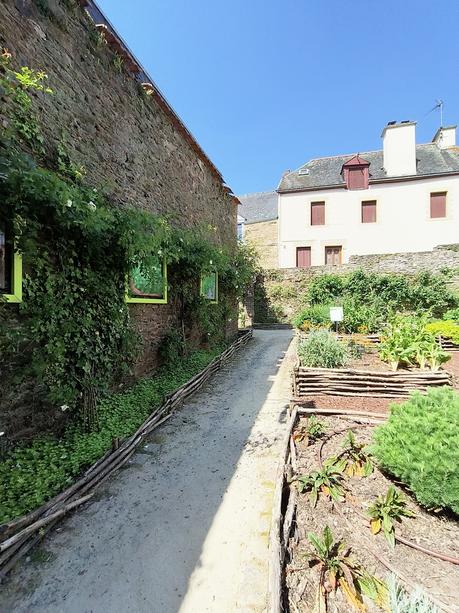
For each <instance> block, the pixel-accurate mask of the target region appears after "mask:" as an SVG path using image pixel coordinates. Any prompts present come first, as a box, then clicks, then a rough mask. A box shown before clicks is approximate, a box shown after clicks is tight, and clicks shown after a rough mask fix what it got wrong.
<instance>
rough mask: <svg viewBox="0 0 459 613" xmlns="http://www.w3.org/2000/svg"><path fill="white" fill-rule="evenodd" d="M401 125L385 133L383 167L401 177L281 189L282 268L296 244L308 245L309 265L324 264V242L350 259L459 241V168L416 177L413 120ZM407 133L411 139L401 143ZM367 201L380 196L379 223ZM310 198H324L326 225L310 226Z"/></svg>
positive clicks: (290, 264)
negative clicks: (367, 212)
mask: <svg viewBox="0 0 459 613" xmlns="http://www.w3.org/2000/svg"><path fill="white" fill-rule="evenodd" d="M401 126H403V127H402V129H401V130H400V131H399V132H398V133H397V130H396V129H395V126H394V127H392V126H390V127H389V128H388V129H386V130H385V133H383V138H384V141H385V142H384V166H385V170H386V172H387V167H386V163H387V164H388V165H389V167H390V168H391V170H392V171H393V172H392V173H391V174H392V175H393V174H396V176H397V177H400V179H399V180H398V179H395V180H393V181H391V182H384V181H381V182H375V183H372V182H371V177H370V184H369V186H368V188H367V189H353V190H351V189H347V188H346V186H345V185H342V186H339V187H333V188H328V189H315V190H314V191H311V190H305V191H292V192H280V193H279V196H278V208H279V266H280V268H294V267H296V266H297V248H305V247H306V248H310V265H311V266H321V265H324V264H325V263H326V261H325V258H326V256H325V253H326V247H341V262H342V263H346V262H348V260H349V257H350V256H351V255H370V254H388V253H403V252H417V251H431V250H432V249H433V248H434V247H436V246H438V245H442V244H451V243H459V170H458V174H457V175H454V174H453V173H451V172H450V173H449V175H447V174H445V175H444V176H438V177H431V178H428V177H426V178H421V177H420V178H414V177H413V176H412V175H413V174H414V173H413V172H412V170H413V169H412V167H411V166H410V165H412V163H413V162H412V158H411V152H413V153H414V151H415V145H414V125H413V124H409V125H406V124H401ZM404 134H407V135H408V139H407V140H406V141H405V142H404V143H402V144H401V138H400V137H402V136H403V135H404ZM388 135H390V138H391V141H390V143H389V145H390V151H389V158H388V157H387V156H386V145H387V141H386V139H387V136H388ZM447 137H448V140H449V139H450V134H449V133H448V135H447ZM431 146H435V145H431ZM403 152H405V155H400V154H401V153H403ZM362 157H365V155H364V154H362ZM391 164H393V165H392V166H391ZM370 172H371V167H370ZM405 174H410V175H411V176H409V178H408V177H403V175H405ZM387 175H388V177H390V174H389V172H387ZM439 192H445V193H446V215H445V217H435V218H432V217H431V194H432V193H439ZM363 201H376V221H375V222H370V223H368V222H366V223H364V222H362V202H363ZM312 202H324V203H325V223H324V224H323V225H311V203H312Z"/></svg>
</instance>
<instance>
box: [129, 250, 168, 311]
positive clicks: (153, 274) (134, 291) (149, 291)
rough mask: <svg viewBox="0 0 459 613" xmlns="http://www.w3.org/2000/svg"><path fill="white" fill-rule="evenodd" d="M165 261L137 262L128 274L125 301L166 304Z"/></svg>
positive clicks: (130, 302)
mask: <svg viewBox="0 0 459 613" xmlns="http://www.w3.org/2000/svg"><path fill="white" fill-rule="evenodd" d="M167 299H168V296H167V263H166V260H165V258H161V259H158V264H157V265H156V264H154V265H151V264H146V263H143V262H139V263H138V264H137V266H135V267H134V268H133V269H132V270H131V272H130V273H129V274H128V277H127V280H126V296H125V301H126V302H127V303H129V304H167Z"/></svg>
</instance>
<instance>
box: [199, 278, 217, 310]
mask: <svg viewBox="0 0 459 613" xmlns="http://www.w3.org/2000/svg"><path fill="white" fill-rule="evenodd" d="M200 293H201V296H203V298H205V299H206V300H208V301H209V302H210V303H211V304H217V302H218V272H209V273H206V274H202V275H201V291H200Z"/></svg>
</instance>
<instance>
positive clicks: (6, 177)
mask: <svg viewBox="0 0 459 613" xmlns="http://www.w3.org/2000/svg"><path fill="white" fill-rule="evenodd" d="M1 57H2V61H1V65H0V69H1V72H0V94H1V96H2V99H3V101H5V102H6V103H7V104H6V106H7V108H8V109H9V110H8V115H9V121H8V125H7V126H6V127H5V128H4V129H3V131H2V133H1V134H0V217H1V218H3V219H4V220H6V221H7V222H8V223H10V224H11V225H12V227H13V228H14V238H15V244H16V248H17V249H18V250H19V251H20V252H21V253H22V255H23V261H24V271H25V274H24V288H23V295H24V300H23V303H22V304H20V305H17V306H16V305H15V306H13V305H7V304H5V303H4V302H2V300H1V296H0V369H1V370H2V372H3V373H6V375H7V379H8V385H12V386H14V385H20V384H21V382H23V381H24V380H26V379H30V378H32V379H33V380H35V381H40V383H41V386H42V387H43V388H44V390H45V395H46V398H47V401H48V402H49V403H50V404H52V405H54V406H61V407H62V408H63V410H66V409H67V408H68V409H70V410H75V411H80V412H81V414H82V415H83V417H84V420H85V424H86V427H87V428H88V429H93V428H95V427H96V426H97V411H96V403H97V398H98V397H100V396H101V395H103V394H104V393H105V392H106V391H107V390H108V389H109V388H110V386H111V385H113V383H114V382H116V381H117V380H119V378H120V377H121V376H122V375H123V374H125V373H127V372H129V369H130V368H131V366H132V364H133V362H134V360H135V358H136V356H137V355H138V353H139V351H140V350H141V339H140V338H139V336H138V335H137V334H136V333H135V331H134V327H133V325H132V322H131V319H130V311H129V308H128V306H127V304H126V302H125V289H126V278H127V274H128V272H129V270H130V269H131V268H132V267H134V266H136V264H138V262H139V261H143V262H144V263H145V262H147V263H148V259H149V258H151V259H152V261H153V260H156V259H157V258H158V256H159V257H164V258H166V261H167V263H168V269H169V273H168V281H169V285H170V288H169V289H170V294H171V300H172V301H173V302H174V303H175V306H176V308H177V310H178V312H179V315H180V316H179V321H180V325H179V326H178V327H177V328H176V329H175V328H174V329H173V330H170V331H169V332H168V333H167V334H165V341H164V343H163V347H162V351H161V355H162V357H163V359H176V357H177V356H180V355H184V354H186V353H187V351H188V345H187V335H186V330H188V329H190V328H191V327H192V326H193V325H197V326H198V327H199V329H200V330H201V331H202V334H203V335H204V336H205V337H206V338H207V341H208V344H209V345H212V344H217V343H220V342H221V341H222V340H223V338H224V325H222V323H223V322H226V321H227V320H228V318H230V317H231V314H232V313H233V310H234V305H235V303H236V301H237V299H238V297H240V296H241V295H242V294H243V293H244V289H245V287H246V286H247V284H248V283H249V282H250V281H251V279H252V277H253V273H254V267H255V256H254V254H253V253H252V252H251V251H250V250H249V249H248V248H246V247H240V248H239V249H238V250H237V251H233V250H231V249H230V248H227V247H224V248H220V247H218V246H216V244H215V243H216V242H217V241H216V239H215V238H214V234H215V232H216V229H215V228H211V227H206V228H194V229H193V231H190V230H182V229H179V228H176V227H174V226H172V225H171V224H170V223H169V222H168V221H167V219H165V218H162V217H160V216H155V215H153V214H151V213H148V212H146V211H142V210H139V209H136V208H134V207H132V206H129V205H126V206H125V207H123V208H121V207H115V206H113V205H111V203H110V202H109V199H108V198H107V197H106V196H105V195H104V194H102V193H100V192H99V191H97V189H94V188H91V187H88V186H85V185H83V183H82V179H83V174H82V173H81V172H80V171H79V169H77V170H78V172H75V168H76V167H75V166H74V165H72V161H71V160H70V158H68V156H67V155H66V154H65V151H64V150H63V146H62V143H60V144H59V145H58V146H57V148H56V152H55V154H56V155H55V167H54V168H49V166H50V165H51V163H50V160H49V159H47V160H44V156H45V147H44V145H45V143H44V142H43V138H42V136H41V130H40V126H39V120H38V117H37V115H36V113H35V112H34V110H33V96H35V95H52V91H51V90H50V89H49V88H47V87H46V86H45V85H44V83H45V82H46V78H47V77H46V75H45V73H43V72H35V71H33V70H30V69H29V68H24V67H23V68H21V70H20V71H18V72H15V71H14V70H12V68H11V67H10V54H9V53H8V52H7V51H4V52H3V54H2V56H1ZM32 94H33V96H32ZM47 145H48V146H47V147H46V150H47V151H49V149H50V144H47ZM45 164H46V166H47V168H45V167H44V165H45ZM214 270H215V271H217V272H218V274H219V281H220V297H221V300H220V302H219V304H208V301H206V300H205V299H204V298H203V297H202V296H200V292H199V280H200V274H201V273H208V272H210V271H214ZM152 308H155V307H154V306H153V307H152ZM156 308H161V307H156ZM165 332H166V331H165ZM3 380H4V382H6V378H4V379H3Z"/></svg>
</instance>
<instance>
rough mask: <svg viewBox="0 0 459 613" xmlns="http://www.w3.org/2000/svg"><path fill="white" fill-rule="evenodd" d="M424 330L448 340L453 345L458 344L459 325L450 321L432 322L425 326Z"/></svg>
mask: <svg viewBox="0 0 459 613" xmlns="http://www.w3.org/2000/svg"><path fill="white" fill-rule="evenodd" d="M426 330H428V331H429V332H431V333H432V334H434V335H435V336H443V337H444V338H450V339H451V340H452V341H453V343H456V344H459V323H456V322H455V321H453V320H451V319H448V320H445V321H441V320H439V321H432V322H430V323H428V324H427V325H426Z"/></svg>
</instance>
